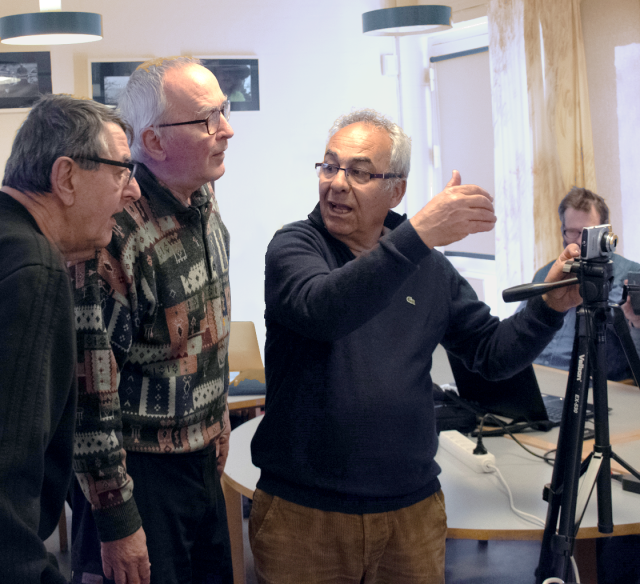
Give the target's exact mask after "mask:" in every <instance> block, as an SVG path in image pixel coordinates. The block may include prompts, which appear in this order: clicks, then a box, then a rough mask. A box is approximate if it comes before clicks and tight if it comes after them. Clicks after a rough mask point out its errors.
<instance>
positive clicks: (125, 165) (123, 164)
mask: <svg viewBox="0 0 640 584" xmlns="http://www.w3.org/2000/svg"><path fill="white" fill-rule="evenodd" d="M77 160H89V161H90V162H100V163H101V164H108V165H110V166H119V167H121V168H128V169H129V176H128V177H127V184H129V183H130V182H131V179H132V178H133V177H134V176H135V175H136V170H138V163H137V162H120V161H119V160H109V159H108V158H98V157H97V156H96V157H95V158H91V157H89V156H79V157H78V158H77Z"/></svg>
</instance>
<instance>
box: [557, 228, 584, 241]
mask: <svg viewBox="0 0 640 584" xmlns="http://www.w3.org/2000/svg"><path fill="white" fill-rule="evenodd" d="M562 235H564V237H565V239H572V240H573V239H578V238H579V237H580V236H581V235H582V229H563V230H562Z"/></svg>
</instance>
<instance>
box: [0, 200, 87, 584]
mask: <svg viewBox="0 0 640 584" xmlns="http://www.w3.org/2000/svg"><path fill="white" fill-rule="evenodd" d="M75 361H76V351H75V331H74V322H73V300H72V296H71V284H70V278H69V275H68V273H67V270H66V268H65V267H64V263H63V259H62V257H61V256H60V254H59V252H58V251H57V250H56V249H55V248H54V247H53V246H52V245H51V244H50V243H49V242H48V240H47V239H46V238H45V237H44V235H43V234H42V232H41V231H40V229H39V228H38V225H37V224H36V222H35V221H34V219H33V218H32V217H31V215H30V214H29V213H28V212H27V210H26V209H25V208H24V207H23V206H22V205H20V204H19V203H17V202H16V201H14V200H13V199H12V198H11V197H9V196H8V195H6V194H5V193H0V582H7V583H9V582H16V583H17V582H19V583H20V584H31V583H34V584H35V583H36V582H37V583H40V582H66V580H65V579H64V578H63V577H62V575H61V574H60V573H59V572H58V571H57V570H55V569H53V567H52V566H51V565H50V564H49V563H48V562H47V554H46V550H45V547H44V544H43V540H44V539H46V538H47V537H49V535H51V533H52V532H53V530H54V529H55V527H56V525H57V524H58V519H59V518H60V513H61V511H62V507H63V505H64V500H65V496H66V493H67V488H68V485H69V481H70V479H71V464H72V453H73V431H74V422H75V413H76V381H75Z"/></svg>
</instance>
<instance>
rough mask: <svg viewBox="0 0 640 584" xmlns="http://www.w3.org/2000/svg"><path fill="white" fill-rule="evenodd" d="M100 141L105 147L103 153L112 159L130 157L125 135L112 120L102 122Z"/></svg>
mask: <svg viewBox="0 0 640 584" xmlns="http://www.w3.org/2000/svg"><path fill="white" fill-rule="evenodd" d="M102 142H103V143H104V148H105V152H103V153H102V154H103V155H107V156H108V157H111V158H113V159H114V160H128V159H129V158H130V157H131V153H130V151H129V141H128V140H127V135H126V134H125V132H124V130H123V129H122V128H121V127H120V126H119V125H118V124H114V123H113V122H107V123H106V124H103V129H102Z"/></svg>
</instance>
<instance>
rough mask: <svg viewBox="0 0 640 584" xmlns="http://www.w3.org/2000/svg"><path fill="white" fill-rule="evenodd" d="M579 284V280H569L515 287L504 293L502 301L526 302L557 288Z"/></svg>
mask: <svg viewBox="0 0 640 584" xmlns="http://www.w3.org/2000/svg"><path fill="white" fill-rule="evenodd" d="M574 284H578V278H567V279H566V280H560V281H559V282H540V283H538V284H520V285H519V286H513V287H512V288H507V289H506V290H503V291H502V299H503V300H504V301H505V302H518V301H519V300H526V299H527V298H532V297H533V296H540V295H542V294H546V293H547V292H549V291H551V290H555V289H556V288H564V287H565V286H573V285H574Z"/></svg>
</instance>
